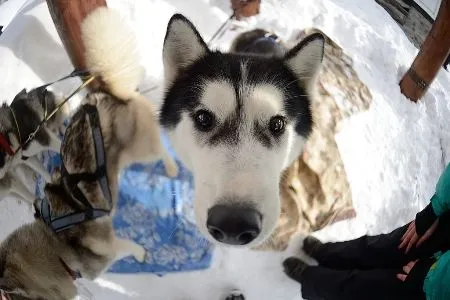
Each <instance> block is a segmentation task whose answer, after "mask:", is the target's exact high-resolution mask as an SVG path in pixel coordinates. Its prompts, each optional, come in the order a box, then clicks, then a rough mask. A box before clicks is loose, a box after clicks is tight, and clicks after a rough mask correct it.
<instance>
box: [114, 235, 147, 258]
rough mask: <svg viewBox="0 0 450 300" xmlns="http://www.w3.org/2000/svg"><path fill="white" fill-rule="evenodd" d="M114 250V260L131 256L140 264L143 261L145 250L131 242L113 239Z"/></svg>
mask: <svg viewBox="0 0 450 300" xmlns="http://www.w3.org/2000/svg"><path fill="white" fill-rule="evenodd" d="M114 250H115V251H116V260H120V259H122V258H124V257H127V256H130V255H132V256H134V258H136V260H137V261H138V262H140V263H143V262H144V261H145V254H146V251H145V248H144V247H142V246H141V245H139V244H137V243H135V242H133V241H130V240H126V239H122V238H119V237H115V240H114Z"/></svg>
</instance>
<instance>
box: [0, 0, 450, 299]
mask: <svg viewBox="0 0 450 300" xmlns="http://www.w3.org/2000/svg"><path fill="white" fill-rule="evenodd" d="M108 5H109V6H110V7H116V8H119V9H120V10H121V12H122V13H123V14H124V15H126V16H127V17H128V18H129V19H130V21H131V23H132V25H133V26H134V28H135V29H136V33H137V35H138V38H139V41H140V47H141V55H142V63H143V65H144V66H145V67H146V70H147V80H146V81H145V82H144V83H143V86H144V88H145V87H151V86H153V85H154V84H158V83H159V82H160V79H161V74H162V62H161V47H162V41H163V37H164V34H165V29H166V25H167V21H168V20H169V18H170V16H171V15H172V14H173V13H174V12H181V13H183V14H185V15H186V16H187V17H189V18H190V19H191V20H192V21H193V22H194V23H196V24H197V26H198V28H199V30H200V32H201V33H202V34H203V36H204V38H205V39H206V40H209V39H210V37H211V36H212V34H213V33H214V32H215V30H216V29H217V28H218V27H219V26H220V25H221V23H222V22H223V21H225V20H226V18H227V17H228V16H229V14H230V10H229V1H228V0H109V1H108ZM10 21H11V23H9V22H10ZM7 23H9V26H8V27H7V28H6V31H5V33H4V34H3V35H2V36H1V38H0V73H1V74H2V83H1V84H0V97H1V98H2V100H6V99H8V101H11V99H12V97H13V96H14V95H15V94H16V93H17V92H18V91H19V90H20V89H22V88H23V87H27V88H31V87H33V86H37V85H39V84H41V83H44V82H49V81H52V80H54V79H55V78H59V77H60V76H62V75H65V74H67V73H69V72H70V71H71V70H72V67H71V65H70V62H69V60H68V58H67V56H66V54H65V52H64V50H63V48H62V46H61V42H60V40H59V38H58V35H57V33H56V31H55V29H54V27H53V24H52V22H51V18H50V16H49V13H48V10H47V7H46V5H45V1H42V0H10V1H8V2H6V3H5V4H3V5H2V6H0V24H1V25H5V24H7ZM238 24H239V26H240V28H242V29H248V28H253V27H256V26H260V27H264V28H266V29H269V30H273V31H275V32H276V33H277V34H279V35H280V36H281V37H282V38H285V39H288V38H289V37H291V36H292V35H293V34H295V32H296V31H297V30H298V29H301V28H305V27H311V26H314V27H318V28H320V29H322V30H323V31H324V32H325V33H327V34H328V35H329V36H330V37H331V38H332V39H333V40H334V41H336V42H337V43H338V44H339V45H340V46H342V48H343V49H344V50H345V51H346V53H347V54H349V55H350V56H351V57H352V58H353V60H354V63H355V69H356V71H357V73H358V75H359V77H360V78H361V80H362V81H363V82H364V83H365V84H366V85H367V86H368V87H369V88H370V90H371V93H372V96H373V104H372V106H371V107H370V109H369V110H368V111H366V112H364V113H361V114H359V115H356V116H354V117H353V118H351V119H350V120H348V121H347V122H346V123H345V124H344V126H343V127H342V130H341V132H340V133H339V134H338V135H337V136H336V140H337V143H338V146H339V149H340V151H341V155H342V158H343V162H344V165H345V168H346V172H347V175H348V179H349V182H350V185H351V189H352V194H353V201H354V205H355V208H356V211H357V213H358V217H357V218H356V219H354V220H351V221H344V222H341V223H337V224H335V225H333V226H331V227H329V228H326V229H324V230H322V231H321V232H318V233H317V236H319V237H322V238H324V239H327V240H338V239H339V240H343V239H347V238H351V237H355V236H358V235H361V234H364V233H367V232H369V233H380V232H386V231H388V230H390V229H392V228H394V227H396V226H399V225H401V224H403V223H405V222H407V221H409V220H410V219H412V218H413V216H414V214H415V213H416V212H417V211H418V210H419V209H420V208H422V207H423V206H425V204H426V203H427V202H428V198H429V197H430V196H431V194H432V193H433V191H434V185H435V183H436V181H437V178H438V176H439V175H440V173H441V172H442V170H443V168H444V165H445V163H448V162H449V160H450V130H449V128H450V127H449V125H450V75H449V73H446V72H444V71H443V70H442V71H441V72H440V73H439V75H438V77H437V79H436V80H435V82H434V83H433V85H432V86H431V88H430V90H429V92H428V93H427V95H426V96H425V97H424V99H423V100H422V101H421V102H420V103H418V104H414V103H411V102H410V101H408V100H406V99H405V98H404V97H403V96H402V95H401V94H400V90H399V87H398V81H399V79H400V78H401V76H402V74H403V73H404V72H405V71H406V70H407V68H408V67H409V65H410V63H411V62H412V60H413V58H414V56H415V55H416V53H417V50H416V49H415V48H414V47H413V46H412V44H411V43H410V42H409V41H408V39H407V38H406V36H405V35H404V34H403V32H402V31H401V29H400V28H399V27H398V26H397V25H396V24H395V22H394V21H393V20H392V19H390V17H389V15H388V14H387V13H386V12H385V11H384V10H383V9H382V8H381V7H379V6H378V5H377V4H376V3H375V1H372V0H302V1H298V0H284V1H277V0H264V1H262V9H261V14H260V15H259V16H258V17H256V18H252V19H250V20H248V21H246V22H239V23H238ZM235 34H236V32H230V31H229V32H227V33H226V34H225V35H224V36H222V37H220V38H219V39H218V40H216V41H215V43H214V46H215V47H220V48H225V49H226V47H227V46H228V45H229V43H230V41H231V39H232V38H233V37H234V35H235ZM73 86H74V83H73V82H66V83H63V84H61V85H60V86H59V87H58V88H59V89H60V90H61V91H68V90H70V89H72V88H73ZM160 95H161V90H160V89H159V90H157V91H155V92H153V93H152V94H151V96H152V98H153V99H154V100H158V99H159V97H160ZM30 219H31V211H30V209H29V208H28V207H26V206H24V205H19V204H17V203H16V202H15V201H14V200H12V199H5V200H4V201H2V202H0V228H1V232H0V239H3V238H4V237H5V236H6V235H7V234H8V233H9V232H10V231H11V230H13V229H14V228H16V227H18V226H19V225H21V224H23V223H24V222H26V221H28V220H30ZM298 247H299V243H298V242H297V240H296V241H294V242H293V243H292V245H291V247H290V249H288V251H287V252H286V253H278V254H275V253H258V252H252V251H242V250H240V251H231V250H229V249H217V250H216V251H215V258H214V262H213V265H212V267H211V268H210V269H209V270H206V271H201V272H193V273H184V274H172V275H167V276H165V277H162V278H160V277H156V276H153V275H138V276H136V275H112V274H106V275H105V276H104V277H103V278H101V279H99V280H97V282H96V283H86V287H87V288H88V289H89V290H90V292H91V293H93V297H94V298H95V299H99V300H101V299H105V300H106V299H152V300H166V299H168V300H220V299H223V297H224V296H225V295H226V293H227V291H229V289H230V288H239V289H241V290H242V291H244V293H245V295H246V297H247V299H248V300H277V299H280V300H294V299H295V300H297V299H301V296H300V293H299V289H300V287H299V286H298V284H296V283H294V282H291V281H290V280H289V279H288V278H287V277H285V276H284V275H283V274H282V269H281V261H282V260H283V258H284V257H286V256H287V255H289V254H291V253H294V252H298V251H297V250H298Z"/></svg>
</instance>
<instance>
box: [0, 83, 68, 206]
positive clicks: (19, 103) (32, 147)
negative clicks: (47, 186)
mask: <svg viewBox="0 0 450 300" xmlns="http://www.w3.org/2000/svg"><path fill="white" fill-rule="evenodd" d="M57 105H58V100H57V98H56V96H55V94H54V93H53V92H51V91H49V90H48V89H46V88H36V89H32V90H30V91H28V92H27V91H26V90H22V91H21V92H19V93H18V94H17V95H16V96H15V97H14V100H13V101H12V103H11V104H10V105H8V104H6V103H4V104H2V105H1V106H0V201H1V200H2V199H3V198H4V197H5V196H7V195H9V194H14V195H15V196H19V197H20V199H22V200H24V201H26V202H28V203H33V202H34V200H35V195H34V194H33V193H31V192H30V191H29V190H28V188H27V187H26V186H25V185H24V184H23V183H22V181H21V180H20V179H19V178H18V177H17V173H16V167H18V166H19V165H26V166H28V167H30V168H31V169H32V170H34V171H35V172H37V173H38V174H40V175H42V176H43V177H44V179H45V180H46V182H49V181H50V174H49V173H48V172H47V170H46V169H45V167H44V165H43V164H42V163H41V162H40V161H39V159H38V158H37V156H36V155H37V154H39V153H41V152H43V151H46V150H52V151H55V152H59V149H60V147H61V141H60V139H59V138H58V136H57V133H58V132H59V131H61V129H62V127H63V126H62V125H63V121H64V118H66V117H67V110H65V109H61V110H58V112H57V113H56V114H55V115H53V117H52V118H50V119H49V120H48V121H47V122H46V123H45V124H44V125H43V126H42V127H41V129H40V130H39V131H37V132H36V135H35V137H34V139H33V140H32V141H31V142H30V143H28V144H27V145H24V143H25V142H26V140H27V139H28V137H29V135H30V134H31V133H33V132H34V131H35V130H36V129H37V127H38V126H39V124H40V123H41V121H42V120H43V119H44V118H45V117H46V116H47V115H48V114H50V113H51V112H52V111H53V110H54V109H55V107H56V106H57ZM21 145H23V148H20V146H21ZM16 151H17V152H16Z"/></svg>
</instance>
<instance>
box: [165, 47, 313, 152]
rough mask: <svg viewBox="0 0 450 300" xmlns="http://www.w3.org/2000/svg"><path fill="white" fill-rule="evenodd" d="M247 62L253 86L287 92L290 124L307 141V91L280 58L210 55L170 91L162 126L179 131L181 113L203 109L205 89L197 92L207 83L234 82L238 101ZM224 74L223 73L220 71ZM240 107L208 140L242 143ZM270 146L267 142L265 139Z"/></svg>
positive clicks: (166, 95)
mask: <svg viewBox="0 0 450 300" xmlns="http://www.w3.org/2000/svg"><path fill="white" fill-rule="evenodd" d="M243 60H245V61H247V66H248V76H247V78H248V81H249V82H252V83H257V84H258V83H261V84H262V83H271V84H273V85H274V86H275V87H277V88H279V89H280V90H281V91H283V96H284V106H285V110H286V112H287V115H288V117H289V118H290V121H292V122H295V124H296V126H295V130H296V131H297V133H298V134H299V135H301V136H304V137H307V136H308V135H309V134H310V132H311V130H312V122H313V121H312V113H311V110H310V107H309V99H308V96H306V95H307V93H306V90H305V89H304V88H303V87H302V86H301V85H299V84H294V83H296V82H297V81H298V80H297V77H296V76H295V75H294V74H293V73H292V71H291V70H289V68H287V67H286V66H285V65H284V62H283V60H282V59H280V58H276V57H270V58H268V57H260V56H248V55H247V56H246V55H241V54H230V53H221V52H218V51H210V52H209V53H208V55H207V56H206V57H205V58H202V59H200V60H198V61H196V62H195V63H194V64H192V65H191V66H189V67H188V68H186V69H185V70H184V71H183V72H182V75H181V76H179V77H178V78H177V80H176V81H175V82H174V84H173V85H172V86H171V88H170V89H168V90H167V92H166V94H165V97H164V102H163V105H162V107H161V115H160V122H161V125H162V126H164V127H167V128H173V127H175V126H176V125H177V124H178V122H179V121H180V120H181V113H182V112H188V113H190V114H193V112H194V111H196V109H197V108H198V106H199V104H200V103H199V99H200V95H201V93H202V90H201V89H198V88H193V87H199V86H201V83H202V82H203V80H205V79H206V80H208V79H219V78H223V79H225V80H227V81H229V82H232V83H233V84H234V87H235V92H236V96H237V101H238V102H242V101H243V99H242V98H241V97H239V93H238V88H239V83H240V82H241V76H242V73H241V71H240V65H241V62H242V61H243ZM219 70H220V71H219ZM241 106H242V104H240V103H238V105H237V111H236V118H234V119H230V120H228V122H226V123H225V124H223V125H222V127H221V128H220V129H218V130H217V131H216V134H215V135H213V136H212V137H210V138H208V139H207V140H205V142H208V143H211V144H215V143H218V142H219V141H222V142H226V143H230V142H231V143H235V142H237V141H238V140H239V136H238V131H236V128H238V126H236V124H235V123H236V122H238V120H239V116H240V113H241V111H240V109H239V108H240V107H241ZM264 143H267V139H264Z"/></svg>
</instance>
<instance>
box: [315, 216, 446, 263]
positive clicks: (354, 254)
mask: <svg viewBox="0 0 450 300" xmlns="http://www.w3.org/2000/svg"><path fill="white" fill-rule="evenodd" d="M408 226H409V224H407V225H405V226H403V227H400V228H398V229H396V230H394V231H392V232H391V233H389V234H382V235H377V236H362V237H360V238H358V239H355V240H351V241H346V242H338V243H326V244H324V245H323V246H321V247H320V249H319V250H318V251H316V253H314V258H315V259H316V260H317V261H318V262H319V264H320V265H321V266H324V267H328V268H334V269H354V268H355V269H371V268H388V269H389V268H399V267H401V266H403V265H405V264H407V263H408V262H410V261H412V260H416V259H420V258H428V257H430V256H431V255H433V254H434V253H435V252H437V251H440V250H442V249H445V247H448V245H449V244H450V234H449V232H450V215H449V214H445V215H444V216H442V217H441V218H440V221H439V226H438V228H437V229H436V232H435V233H434V234H433V235H432V236H431V237H430V238H429V239H428V240H427V241H426V242H425V243H424V244H422V245H421V246H420V247H419V248H413V249H411V251H410V252H409V253H408V254H405V249H398V246H399V245H400V243H401V238H402V236H403V234H404V233H405V232H406V230H407V228H408Z"/></svg>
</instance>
